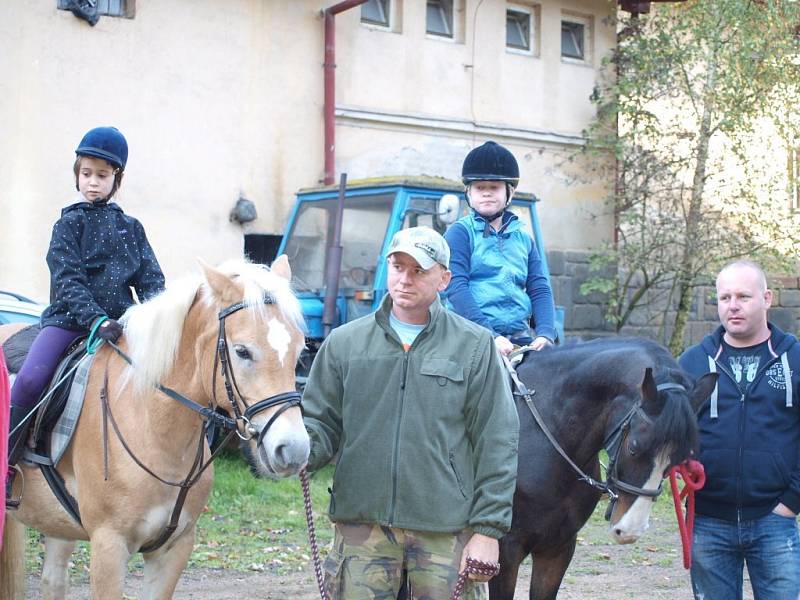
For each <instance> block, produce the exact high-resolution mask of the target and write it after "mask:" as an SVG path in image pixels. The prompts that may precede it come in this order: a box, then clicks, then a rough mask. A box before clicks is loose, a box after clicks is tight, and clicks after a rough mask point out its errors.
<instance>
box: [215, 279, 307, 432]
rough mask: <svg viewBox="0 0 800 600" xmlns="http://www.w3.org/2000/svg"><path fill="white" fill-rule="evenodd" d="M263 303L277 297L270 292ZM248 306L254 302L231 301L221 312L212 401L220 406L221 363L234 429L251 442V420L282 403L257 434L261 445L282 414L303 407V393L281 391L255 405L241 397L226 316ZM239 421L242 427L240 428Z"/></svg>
mask: <svg viewBox="0 0 800 600" xmlns="http://www.w3.org/2000/svg"><path fill="white" fill-rule="evenodd" d="M263 302H264V304H275V298H273V297H272V296H271V295H269V294H264V297H263ZM249 306H251V304H249V303H247V302H245V301H243V302H237V303H236V304H232V305H231V306H229V307H227V308H223V309H222V310H221V311H219V334H218V335H217V352H216V354H215V356H214V378H213V382H212V389H213V403H214V405H215V406H216V405H217V366H218V365H221V371H222V379H223V382H224V384H225V393H226V394H227V396H228V401H229V402H230V404H231V410H232V411H233V414H234V421H235V425H234V428H235V431H236V434H237V435H238V436H239V438H240V439H241V440H243V441H248V440H250V439H252V438H253V436H254V435H255V434H256V429H255V427H253V426H252V425H251V423H250V421H251V420H252V418H253V417H255V416H256V415H258V414H259V413H261V412H263V411H265V410H267V409H269V408H272V407H273V406H280V408H279V409H278V410H277V411H275V414H274V415H272V416H271V417H270V419H269V421H267V423H266V425H264V427H262V428H261V432H260V433H259V434H258V440H257V442H258V444H259V445H260V444H261V442H262V441H263V439H264V436H265V435H266V434H267V431H268V430H269V428H270V427H271V426H272V424H273V423H274V422H275V420H276V419H277V418H278V417H279V416H281V415H282V414H283V413H284V412H285V411H287V410H289V409H290V408H292V407H293V406H300V399H301V396H300V394H299V392H297V391H296V390H293V391H291V392H281V393H280V394H275V395H274V396H268V397H267V398H264V399H263V400H259V401H258V402H256V403H255V404H252V405H248V404H247V401H246V400H245V399H244V396H242V393H241V392H240V391H239V386H238V385H237V383H236V375H235V374H234V372H233V367H232V366H231V361H230V350H229V349H228V341H227V338H226V335H225V319H226V318H228V317H229V316H231V315H232V314H234V313H235V312H237V311H240V310H242V309H243V308H248V307H249ZM234 392H235V394H234ZM237 397H238V400H239V402H241V403H242V405H243V406H244V407H245V410H244V413H242V411H241V409H240V408H239V402H237ZM240 424H241V428H240V427H239V425H240ZM240 429H241V431H240ZM242 432H244V433H242Z"/></svg>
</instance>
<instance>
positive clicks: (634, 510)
mask: <svg viewBox="0 0 800 600" xmlns="http://www.w3.org/2000/svg"><path fill="white" fill-rule="evenodd" d="M669 459H670V452H668V451H666V450H664V451H662V452H660V453H659V454H658V456H657V457H656V459H655V460H654V461H653V470H652V471H651V472H650V476H649V477H648V478H647V481H645V482H644V484H643V485H642V486H641V487H643V488H644V489H646V490H657V489H658V486H659V485H660V484H661V480H662V479H663V478H664V472H665V471H666V470H667V467H669V464H670V461H669ZM652 508H653V498H649V497H647V496H638V497H637V498H636V500H634V502H633V504H631V506H630V508H628V510H626V511H625V513H624V514H623V515H622V518H621V519H619V520H618V521H617V522H616V523H613V522H612V523H611V535H612V537H613V538H614V541H615V542H617V543H618V544H630V543H633V542H635V541H636V540H638V539H639V537H640V536H641V535H642V534H643V533H644V532H645V531H647V528H648V527H649V526H650V511H651V509H652ZM615 513H616V511H615ZM612 519H613V516H612Z"/></svg>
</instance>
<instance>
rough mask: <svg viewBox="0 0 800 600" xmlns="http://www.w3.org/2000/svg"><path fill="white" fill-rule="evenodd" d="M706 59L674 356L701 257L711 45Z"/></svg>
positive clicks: (713, 56)
mask: <svg viewBox="0 0 800 600" xmlns="http://www.w3.org/2000/svg"><path fill="white" fill-rule="evenodd" d="M709 52H710V54H709V58H708V66H707V70H706V82H705V85H704V86H703V99H702V100H703V105H702V106H703V115H702V118H701V121H700V130H699V131H698V133H697V147H696V150H695V156H696V162H695V169H694V176H693V180H692V192H691V195H690V198H689V210H688V211H687V213H686V238H685V239H684V240H683V254H682V257H681V262H680V265H679V266H678V273H677V280H678V307H677V311H676V313H675V320H674V321H673V323H674V327H673V329H672V336H671V337H670V340H669V349H670V352H672V354H674V355H676V356H677V355H678V354H679V353H680V352H682V351H683V336H684V332H685V330H686V323H687V321H688V320H689V310H690V309H691V292H692V289H693V288H694V279H695V273H696V268H695V265H697V262H698V261H700V260H704V259H705V257H701V256H697V255H696V252H697V251H696V245H695V241H696V239H697V231H698V228H699V226H700V219H701V218H702V210H701V209H702V206H703V192H704V191H705V182H706V164H707V162H708V143H709V140H710V138H711V135H712V131H711V118H712V113H713V110H714V109H713V106H712V96H713V92H714V85H715V80H716V74H717V56H716V49H715V48H712V49H711V50H710V51H709Z"/></svg>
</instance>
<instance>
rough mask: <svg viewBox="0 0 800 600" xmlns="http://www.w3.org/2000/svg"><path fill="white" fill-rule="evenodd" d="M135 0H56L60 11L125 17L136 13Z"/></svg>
mask: <svg viewBox="0 0 800 600" xmlns="http://www.w3.org/2000/svg"><path fill="white" fill-rule="evenodd" d="M135 4H136V0H58V8H59V9H60V10H73V11H74V10H78V11H86V12H88V13H90V14H95V15H97V16H108V17H127V18H129V19H132V18H133V16H134V13H135V12H136V10H135V9H136V6H135Z"/></svg>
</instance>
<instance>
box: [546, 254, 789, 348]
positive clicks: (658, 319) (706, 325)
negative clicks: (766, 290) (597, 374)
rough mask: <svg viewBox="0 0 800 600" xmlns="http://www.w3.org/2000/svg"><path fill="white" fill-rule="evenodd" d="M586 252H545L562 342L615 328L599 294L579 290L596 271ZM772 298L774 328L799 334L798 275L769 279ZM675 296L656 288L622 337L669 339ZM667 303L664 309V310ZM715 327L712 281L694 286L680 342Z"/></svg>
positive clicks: (611, 332)
mask: <svg viewBox="0 0 800 600" xmlns="http://www.w3.org/2000/svg"><path fill="white" fill-rule="evenodd" d="M590 256H591V254H590V253H589V252H576V251H561V250H553V251H550V252H548V253H547V259H548V264H549V266H550V279H551V283H552V286H553V294H554V295H555V299H556V304H557V305H559V306H562V307H563V308H564V331H565V335H566V338H567V340H570V339H575V338H583V339H590V338H595V337H600V336H604V335H614V332H615V328H614V326H613V325H612V324H611V323H609V322H608V321H607V320H606V318H605V315H606V306H605V297H604V295H603V294H600V293H597V292H593V293H590V294H588V295H585V294H582V293H581V291H580V289H581V284H583V283H584V282H585V281H586V280H588V279H590V278H591V277H596V276H597V275H598V274H597V273H595V272H590V269H589V257H590ZM769 286H770V288H771V289H772V290H773V294H774V299H773V302H772V308H771V309H770V311H769V319H770V321H772V322H773V323H775V324H776V325H777V326H778V327H780V328H781V329H783V330H785V331H790V332H792V333H798V332H800V278H798V277H774V278H769ZM675 303H676V299H675V298H674V297H670V288H669V286H660V287H656V288H655V289H654V290H653V291H652V292H651V293H649V294H648V295H647V296H646V306H644V307H642V308H640V309H638V310H637V311H635V312H634V313H633V315H632V316H631V318H630V319H629V321H628V324H627V325H626V326H625V327H623V329H622V331H621V333H622V334H623V335H638V336H644V337H649V338H652V339H655V340H657V341H659V342H661V343H663V344H666V343H667V342H668V341H669V338H670V336H671V334H672V331H671V329H670V327H669V326H665V325H664V324H665V323H667V324H670V323H672V321H673V318H674V308H675ZM668 307H669V308H668ZM717 325H719V317H718V315H717V304H716V298H715V290H714V286H713V285H708V286H700V287H698V288H696V289H695V291H694V296H693V299H692V308H691V311H690V314H689V321H688V323H687V326H686V332H685V337H684V342H685V344H686V345H690V344H694V343H696V342H698V341H699V340H700V339H701V338H702V337H703V336H704V335H705V334H707V333H708V332H710V331H713V330H714V329H715V328H716V327H717Z"/></svg>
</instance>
